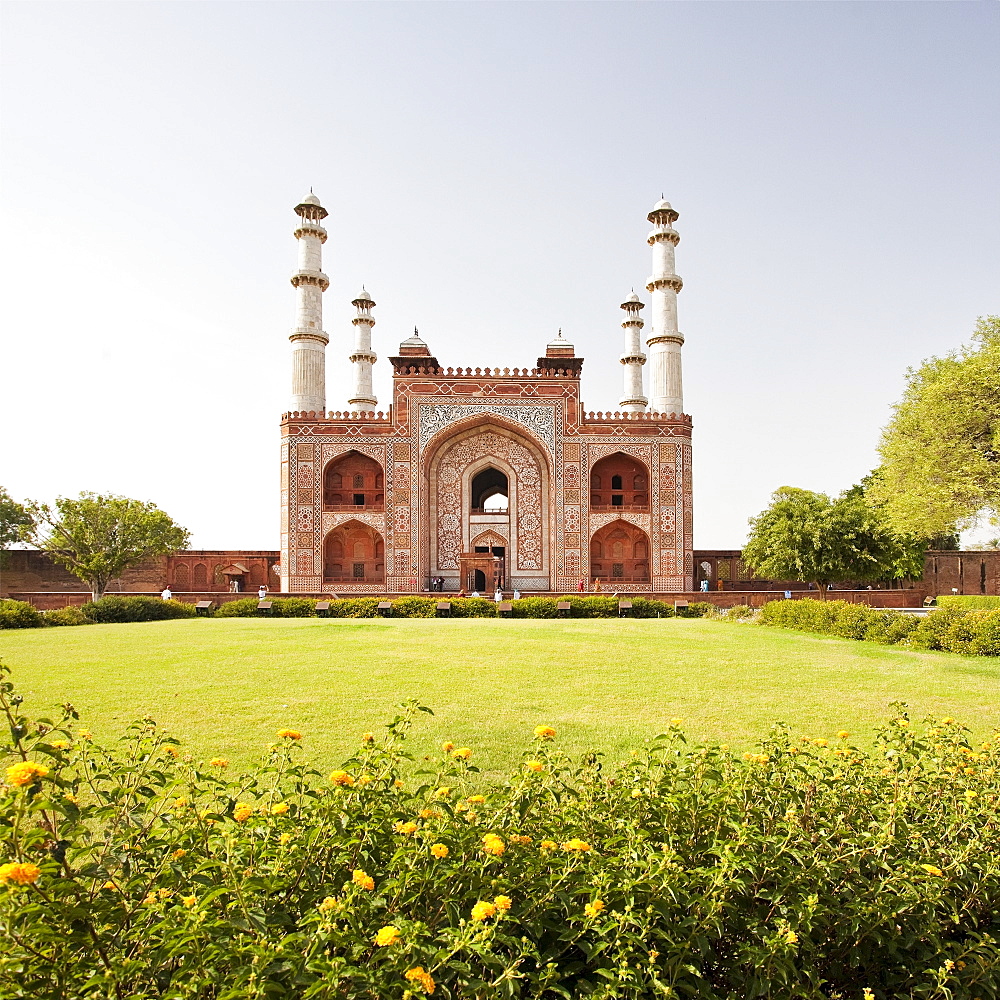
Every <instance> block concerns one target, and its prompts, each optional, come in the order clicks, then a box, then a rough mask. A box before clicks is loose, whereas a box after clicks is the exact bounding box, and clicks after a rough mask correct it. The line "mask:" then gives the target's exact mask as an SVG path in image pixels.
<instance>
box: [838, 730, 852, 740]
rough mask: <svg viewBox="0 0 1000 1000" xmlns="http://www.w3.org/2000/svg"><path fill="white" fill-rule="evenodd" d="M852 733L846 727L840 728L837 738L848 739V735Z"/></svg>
mask: <svg viewBox="0 0 1000 1000" xmlns="http://www.w3.org/2000/svg"><path fill="white" fill-rule="evenodd" d="M850 735H851V734H850V733H849V732H848V731H847V730H846V729H839V730H837V739H838V740H846V739H847V737H848V736H850Z"/></svg>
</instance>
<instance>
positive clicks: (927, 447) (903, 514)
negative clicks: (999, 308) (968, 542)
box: [869, 316, 1000, 535]
mask: <svg viewBox="0 0 1000 1000" xmlns="http://www.w3.org/2000/svg"><path fill="white" fill-rule="evenodd" d="M879 454H880V456H881V459H882V465H881V468H880V470H879V473H880V474H879V477H878V480H877V481H876V482H875V483H873V484H872V486H871V488H870V490H869V494H870V496H871V498H872V500H873V501H874V502H876V503H878V504H881V505H882V506H883V508H884V516H885V518H886V520H887V521H888V522H889V524H891V525H892V526H893V527H894V528H895V529H896V530H898V531H911V532H917V533H920V534H925V535H933V534H937V533H939V532H945V533H947V532H949V531H951V530H953V529H954V527H955V526H956V525H957V526H958V527H959V528H967V527H969V526H970V525H971V524H973V523H974V522H975V521H976V520H977V518H978V517H979V516H980V515H983V514H986V515H987V516H989V517H991V518H997V517H998V516H1000V316H987V317H986V318H984V319H983V318H981V319H980V320H979V321H978V322H977V324H976V330H975V333H974V334H973V338H972V343H971V344H969V345H967V346H965V347H963V348H961V349H960V350H958V351H952V352H951V353H950V354H947V355H946V356H945V357H943V358H930V359H929V360H927V361H925V362H924V363H923V364H922V365H920V367H919V368H916V369H911V370H910V371H909V372H908V374H907V387H906V391H905V393H904V394H903V398H902V400H901V401H900V402H899V403H898V404H897V405H896V407H895V410H894V413H893V416H892V419H891V420H890V421H889V424H888V426H887V427H886V428H885V430H884V431H883V433H882V442H881V444H880V446H879Z"/></svg>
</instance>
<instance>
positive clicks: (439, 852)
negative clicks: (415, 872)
mask: <svg viewBox="0 0 1000 1000" xmlns="http://www.w3.org/2000/svg"><path fill="white" fill-rule="evenodd" d="M431 854H433V855H434V857H436V858H446V857H448V845H447V844H431Z"/></svg>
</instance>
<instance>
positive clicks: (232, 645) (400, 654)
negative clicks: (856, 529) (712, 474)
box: [0, 618, 1000, 770]
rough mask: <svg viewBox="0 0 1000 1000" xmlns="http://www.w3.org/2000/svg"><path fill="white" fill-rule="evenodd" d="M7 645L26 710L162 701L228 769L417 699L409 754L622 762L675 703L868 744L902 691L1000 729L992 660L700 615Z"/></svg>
mask: <svg viewBox="0 0 1000 1000" xmlns="http://www.w3.org/2000/svg"><path fill="white" fill-rule="evenodd" d="M0 657H2V658H3V659H4V661H5V662H6V663H8V664H9V665H10V666H11V667H12V668H13V669H14V679H15V682H16V683H17V685H18V687H19V689H20V690H21V692H22V693H23V694H24V695H25V696H26V697H27V700H28V705H27V708H28V711H29V712H30V713H31V714H46V712H47V711H50V710H52V709H53V707H54V706H57V705H58V704H60V703H61V702H63V701H67V700H68V701H72V702H73V703H74V704H75V705H76V706H77V708H78V709H79V710H80V712H81V715H82V716H83V722H82V724H83V725H87V726H89V727H90V728H91V729H93V731H94V733H95V736H96V737H98V738H112V737H114V736H117V735H118V734H119V733H120V732H121V731H122V730H123V729H124V727H125V725H126V724H127V723H128V722H130V721H131V720H132V719H134V718H136V717H138V716H141V715H143V714H145V713H149V714H150V715H152V716H153V718H155V719H156V720H157V721H158V722H160V723H161V724H163V725H165V726H166V727H168V728H169V729H170V730H171V731H172V732H173V733H174V734H175V735H177V736H178V737H180V738H181V739H182V740H183V741H184V742H185V743H186V744H187V745H189V746H190V748H191V750H192V752H193V753H195V754H197V755H200V756H206V755H207V756H215V755H220V756H228V757H230V758H231V759H232V761H233V763H234V764H236V763H240V762H248V761H250V760H251V759H253V758H254V757H256V756H257V754H258V753H259V752H260V750H261V749H262V748H265V747H266V746H267V745H268V744H269V743H270V742H271V741H272V740H273V736H274V733H275V731H276V730H277V729H278V728H281V727H283V726H290V727H294V728H296V729H300V730H302V731H303V733H304V734H305V741H304V746H305V748H306V751H307V753H308V754H309V755H310V757H312V758H313V759H315V760H316V762H317V763H320V764H321V765H322V766H324V767H326V766H330V765H332V764H333V763H335V762H339V761H340V760H341V759H343V758H344V757H346V756H348V755H349V754H350V753H351V752H352V748H353V747H354V746H356V745H357V740H358V738H359V736H360V734H361V733H362V732H364V731H365V730H375V729H376V728H377V727H378V726H379V725H380V724H381V723H382V722H384V721H385V720H387V719H388V718H389V717H391V715H392V714H393V712H394V705H395V704H396V703H398V702H399V701H401V700H403V699H405V698H417V699H419V701H420V702H421V703H422V704H424V705H428V706H430V707H431V708H433V709H434V712H435V716H434V717H433V718H431V717H429V716H424V717H423V718H422V721H421V722H420V723H419V725H418V727H417V729H416V732H415V742H414V744H413V749H414V750H419V751H420V752H421V753H425V752H432V748H434V749H436V745H437V744H438V743H440V742H441V741H442V740H445V739H450V740H453V741H454V742H455V743H456V744H457V745H458V746H463V745H468V746H471V747H473V748H474V750H475V751H476V756H475V758H474V762H477V763H479V765H480V766H481V767H483V768H484V769H488V770H493V769H499V768H505V767H506V766H507V765H508V764H509V763H510V762H511V760H512V759H514V758H515V757H516V756H517V754H518V753H519V752H520V748H521V747H522V746H523V745H524V743H525V742H528V741H529V740H530V735H531V731H532V730H533V729H534V727H535V726H536V725H538V724H540V723H546V724H551V725H553V726H555V727H556V728H557V729H558V730H559V737H560V743H561V744H562V745H563V746H565V747H566V748H567V749H569V750H573V751H575V750H582V749H589V748H598V749H602V750H604V751H606V752H608V753H609V754H610V755H612V756H616V757H617V756H623V755H625V754H627V753H628V751H629V750H630V749H632V748H634V747H635V746H637V745H638V744H639V743H641V742H642V741H643V740H645V739H648V738H650V737H652V736H654V735H656V733H658V732H661V731H662V730H664V729H665V728H666V727H667V726H668V725H669V722H670V719H671V718H672V717H674V716H681V717H683V718H684V720H685V723H684V728H685V730H686V732H687V733H688V735H689V738H691V739H693V740H699V741H700V740H722V741H726V742H729V743H730V744H732V745H733V746H734V747H741V746H745V745H749V744H751V743H753V741H755V740H756V739H758V738H760V737H761V736H763V735H764V734H765V733H766V732H767V730H768V728H769V727H770V725H771V724H772V723H774V722H777V721H784V722H787V723H788V724H790V725H791V726H792V727H793V728H794V729H795V730H796V731H800V732H802V733H804V734H808V735H812V736H826V737H830V736H831V735H832V734H833V733H834V732H835V731H836V730H838V729H841V728H846V729H848V730H850V731H851V732H852V733H854V734H856V735H857V737H858V738H859V740H860V741H861V742H864V741H865V740H866V738H867V734H868V733H870V730H871V728H872V726H873V725H874V724H876V723H878V722H879V721H880V720H882V719H884V718H885V717H886V716H887V715H888V714H889V709H888V705H889V703H890V702H892V701H894V700H896V699H899V700H902V701H906V702H908V703H909V705H910V707H911V713H912V715H913V717H914V718H920V717H922V716H923V715H924V714H926V713H937V714H942V715H944V714H947V715H953V716H955V717H956V718H957V719H958V720H959V721H961V722H964V723H965V724H967V725H969V726H971V727H972V728H973V729H974V730H976V731H977V732H979V733H982V734H986V733H988V732H989V731H990V730H991V729H992V728H993V727H994V726H996V725H1000V711H998V700H1000V699H998V692H1000V686H998V681H1000V660H998V659H993V658H985V657H961V656H955V655H952V654H946V653H919V652H906V651H903V650H899V649H894V648H887V647H883V646H877V645H873V644H869V643H860V642H853V641H850V640H842V639H831V638H827V637H821V636H815V635H808V634H802V633H797V632H789V631H783V630H779V629H769V628H761V627H757V626H750V625H738V624H730V623H724V622H712V621H700V620H693V619H692V620H682V619H664V620H645V621H634V620H617V619H612V620H572V621H561V620H555V621H553V620H549V621H534V620H527V621H525V620H519V621H502V620H493V619H458V620H450V621H449V620H434V619H430V620H428V619H403V620H395V621H393V620H381V619H329V620H326V619H309V618H305V619H271V620H256V619H241V618H234V619H193V620H183V621H171V622H151V623H145V624H133V625H94V626H85V627H80V628H51V629H44V630H43V629H30V630H27V629H26V630H24V631H6V632H0ZM42 709H45V710H46V711H45V712H43V711H42Z"/></svg>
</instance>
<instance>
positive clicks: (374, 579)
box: [323, 521, 385, 584]
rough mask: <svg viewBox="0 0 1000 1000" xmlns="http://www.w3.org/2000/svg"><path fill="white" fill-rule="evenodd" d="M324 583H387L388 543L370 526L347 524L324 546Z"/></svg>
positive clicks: (336, 531)
mask: <svg viewBox="0 0 1000 1000" xmlns="http://www.w3.org/2000/svg"><path fill="white" fill-rule="evenodd" d="M323 582H324V583H331V584H337V583H342V584H347V583H377V584H383V583H385V543H384V542H383V540H382V536H381V535H380V534H379V533H378V532H377V531H376V530H375V529H374V528H373V527H371V526H370V525H367V524H362V522H361V521H347V522H346V523H344V524H342V525H340V527H338V528H334V529H333V531H331V532H330V533H329V534H328V535H327V536H326V541H325V542H324V544H323Z"/></svg>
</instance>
